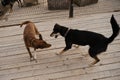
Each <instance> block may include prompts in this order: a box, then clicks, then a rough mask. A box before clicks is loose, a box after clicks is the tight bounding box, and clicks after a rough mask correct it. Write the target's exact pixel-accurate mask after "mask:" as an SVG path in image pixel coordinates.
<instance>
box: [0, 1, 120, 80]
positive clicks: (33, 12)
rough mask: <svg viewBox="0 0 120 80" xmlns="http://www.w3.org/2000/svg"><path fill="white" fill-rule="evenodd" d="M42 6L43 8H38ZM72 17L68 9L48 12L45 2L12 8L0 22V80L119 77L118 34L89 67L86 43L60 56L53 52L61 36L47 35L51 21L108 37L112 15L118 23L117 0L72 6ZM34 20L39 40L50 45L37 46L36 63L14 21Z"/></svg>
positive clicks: (119, 3)
mask: <svg viewBox="0 0 120 80" xmlns="http://www.w3.org/2000/svg"><path fill="white" fill-rule="evenodd" d="M41 7H43V8H41ZM74 9H75V11H74V13H75V14H74V18H68V10H62V11H49V10H47V6H46V4H45V5H44V6H42V5H37V6H33V7H28V8H21V9H20V8H18V7H17V6H15V7H14V13H12V14H10V16H9V19H8V21H0V26H1V28H0V80H120V35H119V36H117V37H116V39H115V40H114V41H113V42H112V43H111V44H110V45H109V46H108V49H107V51H106V52H104V53H102V54H100V55H99V56H98V57H99V58H100V60H101V61H100V62H99V63H97V64H96V65H94V66H92V67H89V64H90V63H91V62H92V61H93V59H92V58H91V57H89V55H88V56H84V55H86V54H88V46H80V47H79V48H74V47H73V48H72V49H71V50H69V51H67V52H65V53H64V54H63V55H62V56H58V55H56V53H58V52H60V51H61V50H62V49H63V48H64V47H65V43H64V38H63V37H58V38H57V39H54V38H52V37H50V36H49V35H50V33H51V32H52V29H53V26H54V24H55V23H59V24H61V25H64V26H67V27H70V28H74V29H80V30H89V31H94V32H97V33H101V34H103V35H105V36H106V37H109V36H111V34H112V30H111V25H110V17H111V15H112V14H114V15H115V18H116V20H117V22H118V24H120V0H99V3H97V4H95V5H90V6H86V7H75V8H74ZM26 20H31V21H33V22H35V25H36V26H37V28H38V30H39V32H41V34H42V36H43V39H44V40H45V41H47V42H48V43H50V44H52V47H51V48H48V49H41V50H40V49H39V50H37V51H36V52H34V50H33V49H32V52H33V54H34V53H37V59H38V63H35V62H34V61H33V62H30V60H29V55H28V52H27V50H26V48H25V46H24V42H23V35H22V33H23V30H24V27H22V28H20V27H19V25H18V24H20V23H21V22H23V21H26Z"/></svg>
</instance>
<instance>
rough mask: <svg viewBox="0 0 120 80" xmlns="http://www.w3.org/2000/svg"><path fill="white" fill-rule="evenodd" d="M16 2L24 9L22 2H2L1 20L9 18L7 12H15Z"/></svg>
mask: <svg viewBox="0 0 120 80" xmlns="http://www.w3.org/2000/svg"><path fill="white" fill-rule="evenodd" d="M15 2H18V4H19V5H21V7H22V3H21V0H1V1H0V20H1V19H4V18H6V19H7V16H5V15H6V13H7V12H9V13H10V12H13V9H12V8H13V5H14V3H15Z"/></svg>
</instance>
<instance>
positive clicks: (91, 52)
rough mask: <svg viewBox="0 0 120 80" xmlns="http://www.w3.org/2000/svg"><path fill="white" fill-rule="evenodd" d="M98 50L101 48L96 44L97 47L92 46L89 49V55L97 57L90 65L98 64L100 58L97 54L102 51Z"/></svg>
mask: <svg viewBox="0 0 120 80" xmlns="http://www.w3.org/2000/svg"><path fill="white" fill-rule="evenodd" d="M98 50H99V49H98V48H97V46H96V47H90V49H89V55H90V56H91V57H92V58H94V59H95V61H94V62H92V63H91V64H90V66H92V65H94V64H96V63H97V62H99V61H100V60H99V58H98V57H97V54H98V53H100V51H98Z"/></svg>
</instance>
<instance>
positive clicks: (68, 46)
mask: <svg viewBox="0 0 120 80" xmlns="http://www.w3.org/2000/svg"><path fill="white" fill-rule="evenodd" d="M65 43H66V47H65V48H64V49H63V50H62V51H61V52H60V53H59V54H63V53H64V52H65V51H67V50H69V49H71V47H72V43H71V42H68V41H65Z"/></svg>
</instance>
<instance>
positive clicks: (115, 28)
mask: <svg viewBox="0 0 120 80" xmlns="http://www.w3.org/2000/svg"><path fill="white" fill-rule="evenodd" d="M110 23H111V26H112V31H113V34H112V36H110V37H109V38H108V41H107V43H111V42H112V41H113V40H114V39H115V37H117V35H118V34H119V31H120V28H119V25H118V24H117V21H116V20H115V18H114V15H112V17H111V20H110Z"/></svg>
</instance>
